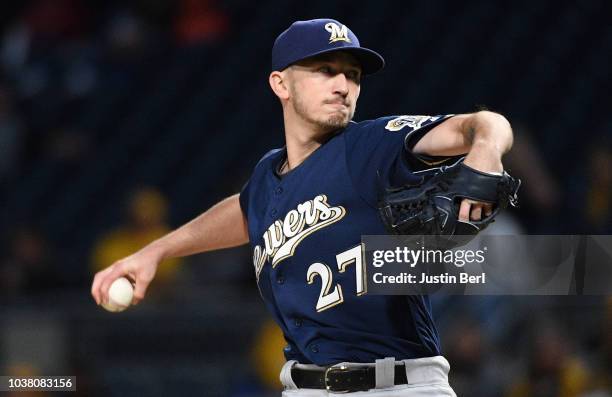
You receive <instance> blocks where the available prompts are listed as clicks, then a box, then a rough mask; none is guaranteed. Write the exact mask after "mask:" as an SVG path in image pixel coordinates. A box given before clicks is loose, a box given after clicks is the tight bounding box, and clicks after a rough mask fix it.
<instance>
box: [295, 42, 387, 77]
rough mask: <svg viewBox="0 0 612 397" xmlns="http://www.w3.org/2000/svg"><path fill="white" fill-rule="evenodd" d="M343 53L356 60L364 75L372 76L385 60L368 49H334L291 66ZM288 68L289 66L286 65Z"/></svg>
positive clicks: (313, 55) (309, 56)
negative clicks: (314, 58) (323, 56)
mask: <svg viewBox="0 0 612 397" xmlns="http://www.w3.org/2000/svg"><path fill="white" fill-rule="evenodd" d="M336 51H345V52H348V53H350V54H352V55H353V56H355V58H357V61H358V62H359V63H360V64H361V71H362V73H363V74H364V75H365V74H374V73H376V72H378V71H380V70H381V69H382V68H384V67H385V59H384V58H383V57H382V56H381V55H380V54H379V53H377V52H376V51H372V50H370V49H369V48H364V47H335V48H329V49H326V50H323V51H319V52H315V53H313V54H310V55H308V56H307V57H304V58H302V59H299V60H297V61H295V62H292V63H291V64H294V63H297V62H300V61H303V60H304V59H308V58H312V57H316V56H317V55H322V54H328V53H330V52H336ZM287 66H289V65H287Z"/></svg>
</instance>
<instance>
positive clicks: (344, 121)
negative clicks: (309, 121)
mask: <svg viewBox="0 0 612 397" xmlns="http://www.w3.org/2000/svg"><path fill="white" fill-rule="evenodd" d="M349 120H350V119H349V118H348V117H347V116H345V115H342V116H340V115H337V116H336V115H334V116H331V117H330V118H329V119H327V122H326V123H325V124H326V125H327V126H328V127H329V128H333V129H338V128H344V127H346V126H347V125H348V123H349Z"/></svg>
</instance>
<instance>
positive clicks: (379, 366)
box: [375, 357, 395, 389]
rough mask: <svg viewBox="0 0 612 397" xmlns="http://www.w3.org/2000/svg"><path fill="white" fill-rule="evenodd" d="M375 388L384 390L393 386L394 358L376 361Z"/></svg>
mask: <svg viewBox="0 0 612 397" xmlns="http://www.w3.org/2000/svg"><path fill="white" fill-rule="evenodd" d="M375 374H376V388H377V389H384V388H386V387H392V386H393V385H394V384H395V357H386V358H384V359H380V360H376V371H375Z"/></svg>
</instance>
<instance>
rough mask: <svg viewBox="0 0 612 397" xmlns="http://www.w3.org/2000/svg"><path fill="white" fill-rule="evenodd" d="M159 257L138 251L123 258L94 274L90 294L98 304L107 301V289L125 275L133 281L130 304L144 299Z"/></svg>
mask: <svg viewBox="0 0 612 397" xmlns="http://www.w3.org/2000/svg"><path fill="white" fill-rule="evenodd" d="M158 264H159V259H158V258H155V257H150V256H148V255H146V254H145V253H141V252H138V253H136V254H134V255H131V256H128V257H126V258H123V259H121V260H119V261H117V262H115V263H113V264H112V265H111V266H109V267H107V268H106V269H104V270H102V271H100V272H98V273H97V274H96V275H95V276H94V281H93V283H92V287H91V294H92V296H93V298H94V300H95V301H96V303H97V304H98V305H100V304H102V303H103V302H108V290H109V288H110V286H111V284H112V283H113V281H115V280H116V279H118V278H119V277H124V276H125V277H127V278H128V279H130V280H132V282H134V283H135V288H134V297H133V299H132V304H133V305H135V304H137V303H138V302H140V301H141V300H142V299H144V297H145V294H146V291H147V288H148V286H149V284H150V283H151V281H152V280H153V278H154V277H155V273H156V271H157V266H158Z"/></svg>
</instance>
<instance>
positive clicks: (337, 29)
mask: <svg viewBox="0 0 612 397" xmlns="http://www.w3.org/2000/svg"><path fill="white" fill-rule="evenodd" d="M325 30H327V31H328V32H329V33H331V36H329V44H331V43H335V42H336V41H346V42H347V43H350V42H351V39H349V38H348V28H347V27H346V26H345V25H340V26H338V24H337V23H333V22H329V23H326V24H325Z"/></svg>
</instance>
